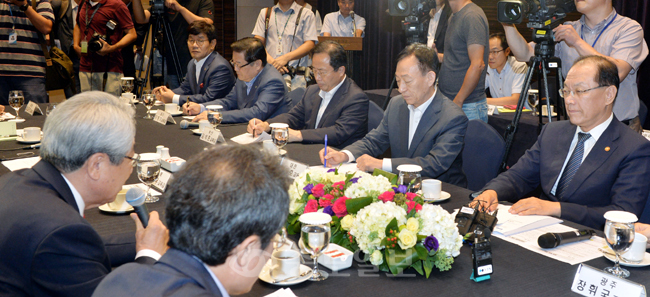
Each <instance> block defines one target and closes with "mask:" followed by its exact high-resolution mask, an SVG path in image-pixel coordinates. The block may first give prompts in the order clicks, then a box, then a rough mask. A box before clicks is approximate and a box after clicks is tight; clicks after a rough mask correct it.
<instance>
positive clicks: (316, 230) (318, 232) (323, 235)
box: [300, 224, 331, 281]
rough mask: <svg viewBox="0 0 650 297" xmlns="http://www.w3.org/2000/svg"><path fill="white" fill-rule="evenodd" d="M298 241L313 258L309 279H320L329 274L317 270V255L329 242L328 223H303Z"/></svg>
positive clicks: (325, 277)
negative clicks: (312, 267)
mask: <svg viewBox="0 0 650 297" xmlns="http://www.w3.org/2000/svg"><path fill="white" fill-rule="evenodd" d="M300 231H301V232H300V241H301V242H302V246H303V248H304V251H306V252H307V253H308V254H309V255H310V256H311V258H312V259H313V260H314V269H312V274H311V277H310V278H309V280H310V281H322V280H325V279H327V277H328V276H329V275H328V274H327V272H325V271H320V270H318V256H320V254H321V252H322V251H323V250H325V249H326V248H327V246H328V245H329V242H330V235H331V234H330V227H329V225H327V224H325V225H303V226H302V228H301V229H300Z"/></svg>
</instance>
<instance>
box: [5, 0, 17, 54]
mask: <svg viewBox="0 0 650 297" xmlns="http://www.w3.org/2000/svg"><path fill="white" fill-rule="evenodd" d="M7 5H8V6H9V14H11V32H10V33H9V39H8V41H9V44H17V43H18V33H16V17H14V13H13V12H12V11H11V5H10V4H9V3H7Z"/></svg>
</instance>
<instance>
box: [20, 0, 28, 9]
mask: <svg viewBox="0 0 650 297" xmlns="http://www.w3.org/2000/svg"><path fill="white" fill-rule="evenodd" d="M18 8H20V11H27V8H29V1H25V4H23V5H21V6H18Z"/></svg>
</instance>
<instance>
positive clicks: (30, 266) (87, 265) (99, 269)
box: [0, 161, 153, 296]
mask: <svg viewBox="0 0 650 297" xmlns="http://www.w3.org/2000/svg"><path fill="white" fill-rule="evenodd" d="M0 224H1V225H2V226H4V228H0V255H3V256H2V258H0V271H1V272H2V273H0V295H1V296H90V295H91V294H92V292H93V290H94V289H95V287H96V286H97V285H98V284H99V282H100V281H101V280H102V278H103V277H104V276H105V275H106V274H108V273H109V272H110V271H111V264H117V263H112V262H111V259H112V258H116V259H117V258H127V259H130V260H133V258H134V257H135V236H134V235H133V234H130V241H129V242H122V243H115V244H111V246H105V243H104V241H103V240H102V238H100V236H99V234H97V232H96V231H95V230H94V229H93V227H92V226H91V225H90V224H89V223H88V222H87V221H86V220H85V219H84V218H82V217H81V216H80V215H79V209H78V207H77V203H76V202H75V200H74V196H73V195H72V192H71V190H70V187H69V186H68V184H67V183H66V182H65V180H64V179H63V176H62V175H61V173H60V172H59V171H58V170H57V169H56V168H55V167H54V166H52V165H51V164H50V163H48V162H45V161H40V162H39V163H37V164H36V165H34V167H33V168H32V169H27V170H20V171H16V172H12V173H10V174H6V175H4V176H2V178H0ZM110 253H115V254H110ZM140 259H141V261H144V262H147V261H145V260H146V259H143V257H141V258H140ZM147 260H148V262H150V263H151V262H153V259H150V258H147Z"/></svg>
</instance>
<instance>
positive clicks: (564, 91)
mask: <svg viewBox="0 0 650 297" xmlns="http://www.w3.org/2000/svg"><path fill="white" fill-rule="evenodd" d="M604 87H609V86H597V87H593V88H591V89H586V90H567V89H562V90H558V92H559V93H560V97H562V98H566V97H568V96H569V94H570V95H571V96H575V97H578V98H582V96H584V95H585V94H586V93H587V92H589V91H593V90H595V89H600V88H604Z"/></svg>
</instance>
